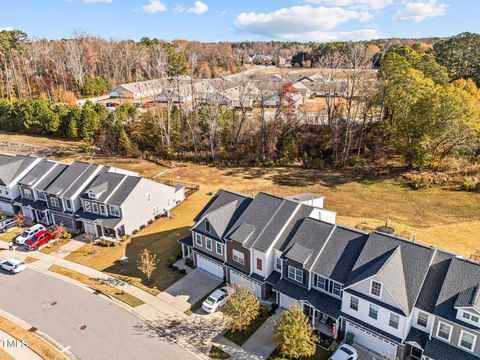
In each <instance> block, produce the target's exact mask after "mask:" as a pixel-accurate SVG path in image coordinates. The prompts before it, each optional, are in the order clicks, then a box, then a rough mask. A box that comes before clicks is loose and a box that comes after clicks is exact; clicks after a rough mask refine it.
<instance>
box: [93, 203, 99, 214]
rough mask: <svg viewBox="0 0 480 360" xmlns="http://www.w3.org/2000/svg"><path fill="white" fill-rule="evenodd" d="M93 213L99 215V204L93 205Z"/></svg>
mask: <svg viewBox="0 0 480 360" xmlns="http://www.w3.org/2000/svg"><path fill="white" fill-rule="evenodd" d="M95 208H96V209H97V210H95ZM92 211H93V212H94V213H95V214H98V211H99V210H98V204H97V203H92Z"/></svg>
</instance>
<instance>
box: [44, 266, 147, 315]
mask: <svg viewBox="0 0 480 360" xmlns="http://www.w3.org/2000/svg"><path fill="white" fill-rule="evenodd" d="M48 270H50V271H52V272H55V273H57V274H60V275H63V276H67V277H69V278H71V279H74V280H77V281H80V282H81V283H83V284H85V285H87V286H90V287H92V288H94V289H95V290H98V291H100V292H102V293H104V294H106V295H109V296H111V297H114V298H115V299H118V300H120V301H122V302H124V303H125V304H127V305H129V306H132V307H136V306H140V305H143V304H144V302H143V301H142V300H140V299H138V298H136V297H135V296H132V295H130V294H128V293H126V292H124V291H122V290H119V289H117V288H116V287H114V286H111V285H108V284H105V283H103V282H102V281H100V280H97V279H92V278H91V277H89V276H87V275H84V274H81V273H79V272H76V271H74V270H70V269H67V268H64V267H62V266H58V265H52V266H50V268H49V269H48Z"/></svg>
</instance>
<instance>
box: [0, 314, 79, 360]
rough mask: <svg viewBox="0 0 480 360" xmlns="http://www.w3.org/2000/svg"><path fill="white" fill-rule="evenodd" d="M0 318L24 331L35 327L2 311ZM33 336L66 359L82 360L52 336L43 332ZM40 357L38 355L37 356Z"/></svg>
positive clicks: (39, 331)
mask: <svg viewBox="0 0 480 360" xmlns="http://www.w3.org/2000/svg"><path fill="white" fill-rule="evenodd" d="M0 316H2V317H4V318H5V319H8V320H10V321H11V322H13V323H15V324H17V325H18V326H20V327H21V328H23V329H24V330H29V329H31V328H32V327H33V325H31V324H29V323H28V322H26V321H25V320H22V319H20V318H17V317H16V316H14V315H12V314H10V313H8V312H6V311H4V310H2V309H0ZM32 334H35V335H37V336H38V337H39V338H41V339H42V340H44V341H45V342H46V343H48V344H49V345H51V346H52V347H53V348H54V349H55V350H57V351H58V352H59V353H60V354H63V355H64V356H65V357H66V358H68V359H72V360H80V358H79V357H77V356H76V355H75V354H73V353H72V352H71V351H70V350H68V349H67V350H66V347H65V346H63V345H62V344H60V343H59V342H58V341H56V340H54V339H53V338H51V337H50V336H48V335H47V334H46V333H44V332H43V331H41V330H36V331H35V332H32ZM30 350H31V351H32V352H34V353H35V354H37V353H36V352H35V351H34V350H32V349H30ZM37 355H38V354H37Z"/></svg>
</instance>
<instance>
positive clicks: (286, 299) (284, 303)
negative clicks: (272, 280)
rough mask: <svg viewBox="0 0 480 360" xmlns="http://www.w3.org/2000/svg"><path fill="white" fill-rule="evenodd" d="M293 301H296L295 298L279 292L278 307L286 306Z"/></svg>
mask: <svg viewBox="0 0 480 360" xmlns="http://www.w3.org/2000/svg"><path fill="white" fill-rule="evenodd" d="M295 301H297V300H296V299H294V298H291V297H290V296H287V295H283V294H282V293H280V307H282V308H287V307H288V305H290V304H291V303H293V302H295Z"/></svg>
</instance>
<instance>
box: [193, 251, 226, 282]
mask: <svg viewBox="0 0 480 360" xmlns="http://www.w3.org/2000/svg"><path fill="white" fill-rule="evenodd" d="M197 268H200V269H203V270H205V271H207V272H209V273H210V274H212V275H215V276H217V277H219V278H221V279H223V277H224V272H223V266H222V265H220V264H218V263H217V262H216V261H213V260H210V259H207V258H206V257H204V256H202V255H199V254H197Z"/></svg>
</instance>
